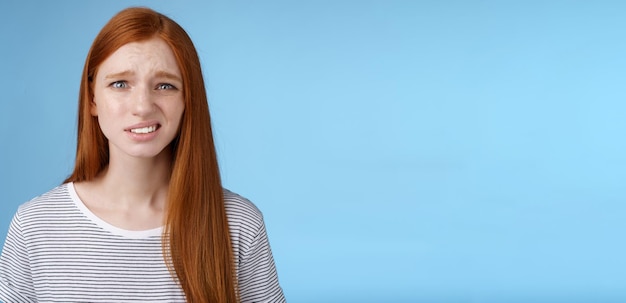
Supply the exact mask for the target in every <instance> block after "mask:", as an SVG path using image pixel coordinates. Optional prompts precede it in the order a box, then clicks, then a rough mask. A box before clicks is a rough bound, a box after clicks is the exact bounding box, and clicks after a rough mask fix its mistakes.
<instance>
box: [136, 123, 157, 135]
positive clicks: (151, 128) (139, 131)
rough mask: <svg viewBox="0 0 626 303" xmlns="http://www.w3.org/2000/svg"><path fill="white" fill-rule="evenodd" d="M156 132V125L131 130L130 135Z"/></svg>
mask: <svg viewBox="0 0 626 303" xmlns="http://www.w3.org/2000/svg"><path fill="white" fill-rule="evenodd" d="M155 130H156V125H153V126H146V127H142V128H133V129H131V130H130V132H131V133H135V134H147V133H151V132H153V131H155Z"/></svg>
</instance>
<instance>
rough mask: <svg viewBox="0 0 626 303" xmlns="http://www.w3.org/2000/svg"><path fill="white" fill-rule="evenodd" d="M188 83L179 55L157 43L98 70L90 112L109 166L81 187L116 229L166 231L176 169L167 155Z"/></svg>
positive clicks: (132, 49)
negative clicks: (102, 139) (103, 142)
mask: <svg viewBox="0 0 626 303" xmlns="http://www.w3.org/2000/svg"><path fill="white" fill-rule="evenodd" d="M181 79H182V76H181V73H180V70H179V68H178V65H177V63H176V59H175V57H174V54H173V53H172V50H171V49H170V47H169V46H168V45H167V44H166V43H165V42H164V41H163V40H161V39H160V38H156V37H155V38H151V39H149V40H145V41H141V42H131V43H128V44H125V45H123V46H122V47H120V48H119V49H117V50H116V51H115V52H114V53H113V54H112V55H111V56H109V57H108V58H107V59H106V60H104V62H102V64H101V65H100V66H99V68H98V72H97V73H96V75H95V77H94V83H93V89H94V99H93V102H92V103H91V107H90V111H91V114H92V115H93V116H96V117H97V118H98V123H99V125H100V128H101V130H102V132H103V133H104V135H105V137H106V138H107V139H108V144H109V151H110V154H109V155H110V158H109V165H108V166H107V167H106V168H105V169H104V170H103V171H102V172H101V173H100V174H99V175H98V176H97V177H96V178H95V179H93V180H89V181H84V182H79V183H77V184H75V187H76V191H77V193H78V195H79V196H80V198H81V200H82V201H83V203H84V204H85V205H86V206H87V207H88V208H89V209H90V210H91V211H92V212H93V213H94V214H96V215H97V216H98V217H100V218H101V219H103V220H104V221H106V222H107V223H109V224H111V225H114V226H116V227H119V228H123V229H128V230H146V229H152V228H157V227H160V226H162V225H163V223H164V214H165V205H166V200H167V194H168V189H169V177H170V174H171V161H172V160H171V159H172V156H171V152H170V149H169V148H167V147H168V146H169V144H170V143H171V142H172V140H173V139H174V138H175V137H176V135H177V134H178V130H179V126H180V121H181V117H182V114H183V112H184V109H185V105H184V101H183V94H182V87H183V86H182V80H181ZM132 130H136V131H139V132H143V133H136V132H133V131H132ZM145 132H148V133H145Z"/></svg>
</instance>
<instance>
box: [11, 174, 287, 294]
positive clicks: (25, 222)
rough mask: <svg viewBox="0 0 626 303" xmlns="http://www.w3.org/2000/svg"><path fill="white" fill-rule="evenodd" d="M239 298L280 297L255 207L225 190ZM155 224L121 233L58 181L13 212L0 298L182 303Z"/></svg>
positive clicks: (271, 260)
mask: <svg viewBox="0 0 626 303" xmlns="http://www.w3.org/2000/svg"><path fill="white" fill-rule="evenodd" d="M225 207H226V212H227V215H228V220H229V224H230V232H231V240H232V246H233V253H234V256H235V265H236V269H237V279H238V282H239V292H240V299H241V301H242V302H284V301H285V299H284V295H283V292H282V289H281V288H280V285H279V283H278V276H277V273H276V267H275V265H274V260H273V257H272V253H271V249H270V246H269V241H268V238H267V232H266V230H265V225H264V222H263V216H262V214H261V212H260V211H259V210H258V209H257V208H256V207H255V206H254V204H252V203H251V202H250V201H248V200H246V199H245V198H243V197H241V196H239V195H237V194H234V193H232V192H230V191H227V190H225ZM161 231H162V229H161V228H158V229H154V230H149V231H141V232H134V231H125V230H122V229H119V228H116V227H114V226H111V225H109V224H108V223H106V222H104V221H102V220H100V219H99V218H97V217H96V216H95V215H94V214H93V213H91V212H90V211H89V209H87V208H86V206H85V205H84V204H83V203H82V202H81V201H80V199H79V198H78V196H77V195H76V193H75V191H74V188H73V184H72V183H68V184H63V185H61V186H59V187H57V188H55V189H53V190H51V191H49V192H47V193H45V194H44V195H41V196H39V197H37V198H35V199H33V200H31V201H29V202H27V203H25V204H24V205H22V206H21V207H20V208H19V210H18V212H17V213H16V214H15V216H14V218H13V221H12V222H11V225H10V229H9V232H8V235H7V238H6V241H5V245H4V248H3V251H2V255H1V256H0V300H1V301H4V302H185V297H184V293H183V292H182V289H181V288H180V286H179V285H178V284H177V282H176V280H175V279H174V278H173V277H172V275H171V274H170V272H169V271H168V270H167V266H166V265H165V262H164V260H163V255H162V249H161Z"/></svg>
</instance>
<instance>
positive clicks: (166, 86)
mask: <svg viewBox="0 0 626 303" xmlns="http://www.w3.org/2000/svg"><path fill="white" fill-rule="evenodd" d="M156 88H157V89H165V90H169V89H176V87H175V86H174V85H171V84H169V83H161V84H159V85H157V87H156Z"/></svg>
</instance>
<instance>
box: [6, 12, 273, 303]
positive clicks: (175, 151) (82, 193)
mask: <svg viewBox="0 0 626 303" xmlns="http://www.w3.org/2000/svg"><path fill="white" fill-rule="evenodd" d="M0 301H4V302H284V301H285V299H284V296H283V292H282V289H281V287H280V285H279V283H278V277H277V273H276V268H275V265H274V260H273V257H272V253H271V249H270V246H269V241H268V238H267V233H266V231H265V225H264V222H263V217H262V215H261V212H259V210H258V209H257V208H256V207H255V206H254V205H253V204H252V203H251V202H250V201H248V200H246V199H245V198H242V197H241V196H238V195H237V194H235V193H232V192H230V191H228V190H225V189H223V188H222V184H221V181H220V174H219V168H218V163H217V157H216V153H215V146H214V143H213V137H212V133H211V121H210V116H209V109H208V105H207V97H206V92H205V87H204V81H203V78H202V71H201V69H200V61H199V59H198V55H197V53H196V50H195V48H194V46H193V43H192V41H191V40H190V38H189V36H188V35H187V34H186V33H185V31H184V30H183V29H182V28H181V27H180V26H179V25H178V24H177V23H176V22H174V21H173V20H171V19H170V18H168V17H166V16H164V15H162V14H160V13H157V12H155V11H152V10H150V9H147V8H129V9H126V10H123V11H122V12H120V13H118V14H117V15H116V16H114V17H113V18H112V19H111V20H110V21H109V22H108V23H107V24H106V25H105V26H104V28H103V29H102V30H101V32H100V33H99V34H98V36H97V37H96V39H95V41H94V42H93V45H92V46H91V49H90V51H89V54H88V55H87V60H86V62H85V67H84V70H83V76H82V79H81V85H80V97H79V109H78V140H77V151H76V164H75V168H74V171H73V173H72V174H71V175H70V176H69V177H68V178H67V180H66V181H65V182H64V183H63V184H62V185H60V186H59V187H57V188H54V189H52V190H51V191H49V192H47V193H45V194H43V195H41V196H39V197H37V198H35V199H33V200H31V201H29V202H27V203H25V204H24V205H22V206H21V207H20V208H19V209H18V211H17V213H16V214H15V216H14V218H13V221H12V222H11V226H10V229H9V232H8V236H7V239H6V243H5V245H4V248H3V251H2V255H1V257H0Z"/></svg>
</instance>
